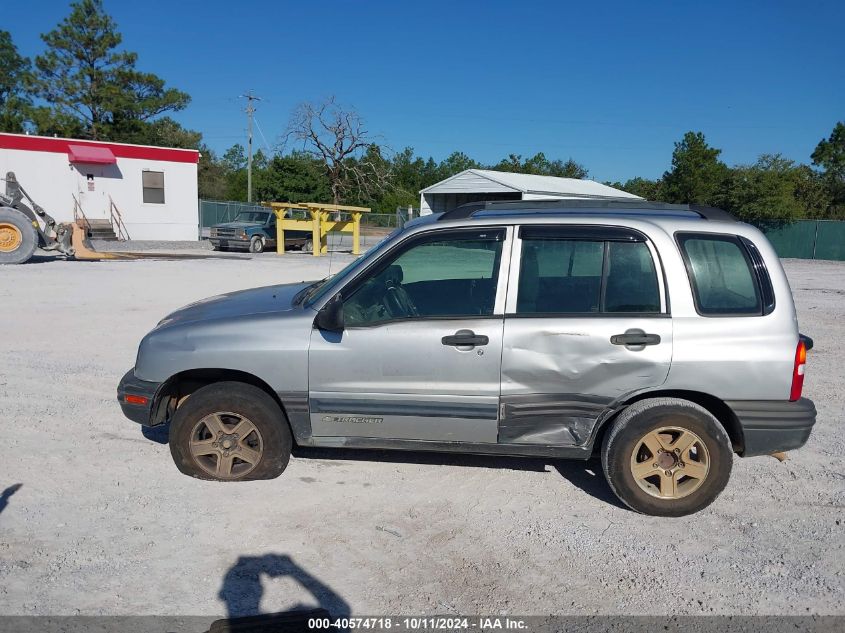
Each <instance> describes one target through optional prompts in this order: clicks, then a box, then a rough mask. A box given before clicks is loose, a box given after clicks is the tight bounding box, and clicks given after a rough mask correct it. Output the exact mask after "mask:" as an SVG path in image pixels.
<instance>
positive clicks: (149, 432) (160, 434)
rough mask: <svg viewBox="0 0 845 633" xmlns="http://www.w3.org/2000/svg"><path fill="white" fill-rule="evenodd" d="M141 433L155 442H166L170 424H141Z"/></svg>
mask: <svg viewBox="0 0 845 633" xmlns="http://www.w3.org/2000/svg"><path fill="white" fill-rule="evenodd" d="M141 435H143V436H144V437H145V438H147V439H148V440H150V441H151V442H155V443H156V444H167V442H168V438H169V436H170V425H169V424H159V425H158V426H142V427H141Z"/></svg>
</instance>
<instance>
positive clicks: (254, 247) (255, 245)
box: [249, 235, 264, 253]
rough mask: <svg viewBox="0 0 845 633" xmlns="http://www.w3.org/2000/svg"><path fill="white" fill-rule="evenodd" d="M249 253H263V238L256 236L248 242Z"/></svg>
mask: <svg viewBox="0 0 845 633" xmlns="http://www.w3.org/2000/svg"><path fill="white" fill-rule="evenodd" d="M249 252H250V253H263V252H264V238H263V237H261V236H260V235H256V236H255V237H253V238H252V240H250V242H249Z"/></svg>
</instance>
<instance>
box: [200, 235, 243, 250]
mask: <svg viewBox="0 0 845 633" xmlns="http://www.w3.org/2000/svg"><path fill="white" fill-rule="evenodd" d="M208 241H209V242H211V244H212V246H214V247H215V248H219V247H223V248H247V249H248V248H249V239H240V238H237V237H210V238H208Z"/></svg>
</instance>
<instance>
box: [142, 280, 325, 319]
mask: <svg viewBox="0 0 845 633" xmlns="http://www.w3.org/2000/svg"><path fill="white" fill-rule="evenodd" d="M312 283H313V282H308V281H302V282H299V283H295V284H283V285H279V286H265V287H263V288H252V289H250V290H238V291H236V292H229V293H227V294H224V295H217V296H216V297H209V298H208V299H202V300H201V301H197V302H196V303H192V304H190V305H187V306H185V307H184V308H180V309H179V310H176V312H173V313H172V314H169V315H167V316H166V317H165V318H164V319H162V320H161V321H160V322H159V324H158V325H157V326H156V329H158V328H161V327H169V326H171V325H176V324H179V325H182V324H185V323H189V322H196V321H211V320H216V319H228V318H234V317H242V316H249V315H255V314H265V313H268V312H286V311H289V310H291V308H292V307H293V306H292V301H293V298H294V297H295V296H296V294H297V293H298V292H299V291H300V290H303V289H304V288H307V287H308V286H310V285H311V284H312Z"/></svg>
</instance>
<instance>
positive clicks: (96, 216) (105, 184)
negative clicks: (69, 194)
mask: <svg viewBox="0 0 845 633" xmlns="http://www.w3.org/2000/svg"><path fill="white" fill-rule="evenodd" d="M74 167H75V168H76V169H75V171H76V182H77V187H76V199H77V200H78V201H79V204H80V206H81V207H82V211H83V212H84V213H85V216H86V217H87V218H88V219H89V220H103V219H108V218H109V191H110V189H112V187H111V186H110V185H111V183H112V182H113V181H114V178H115V173H114V172H115V171H116V170H117V167H116V166H115V165H88V164H84V163H76V164H74Z"/></svg>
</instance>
